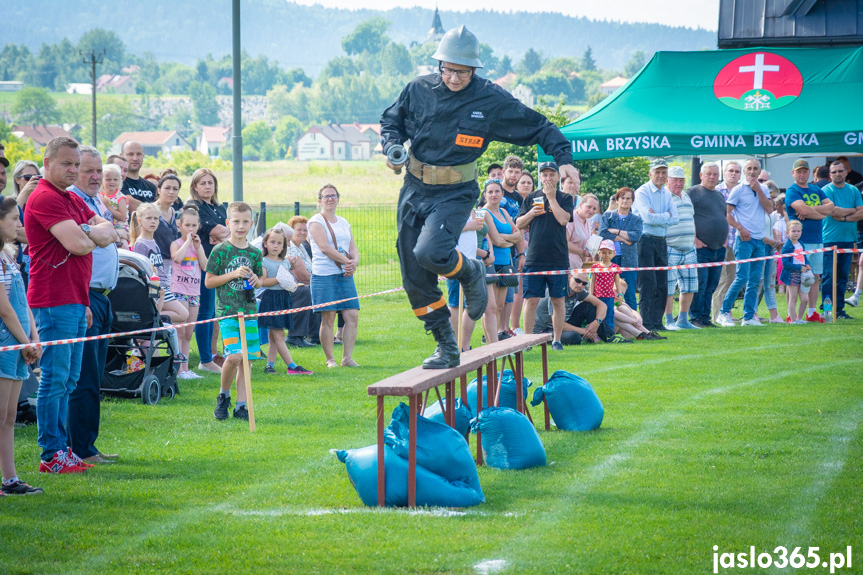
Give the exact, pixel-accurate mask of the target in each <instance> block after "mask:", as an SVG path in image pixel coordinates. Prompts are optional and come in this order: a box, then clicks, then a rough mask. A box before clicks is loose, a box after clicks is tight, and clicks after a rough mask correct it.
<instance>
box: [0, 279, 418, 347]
mask: <svg viewBox="0 0 863 575" xmlns="http://www.w3.org/2000/svg"><path fill="white" fill-rule="evenodd" d="M404 289H405V288H403V287H397V288H392V289H388V290H384V291H379V292H376V293H370V294H366V295H361V296H357V297H349V298H344V299H339V300H335V301H330V302H326V303H319V304H315V305H309V306H305V307H297V308H291V309H285V310H279V311H270V312H264V313H254V314H246V315H244V316H243V317H244V318H245V319H256V318H258V317H260V316H274V315H287V314H291V313H299V312H301V311H308V310H313V309H318V308H321V307H327V306H330V305H334V304H339V303H344V302H346V301H351V300H355V299H356V300H359V299H364V298H370V297H375V296H379V295H385V294H389V293H395V292H399V291H402V290H404ZM232 317H239V314H234V315H225V316H222V317H214V318H211V319H202V320H199V321H190V322H187V323H177V324H170V325H166V326H163V327H148V328H146V329H137V330H135V331H124V332H120V333H106V334H103V335H91V336H86V337H74V338H69V339H56V340H52V341H40V342H39V343H19V344H17V345H7V346H4V347H0V352H2V351H18V350H22V349H25V348H28V347H50V346H52V345H65V344H67V343H81V342H85V341H96V340H100V339H111V338H115V337H130V336H135V335H144V334H148V333H153V332H157V331H167V330H169V329H174V328H178V327H188V326H195V325H201V324H205V323H212V322H214V321H221V320H223V319H228V318H232Z"/></svg>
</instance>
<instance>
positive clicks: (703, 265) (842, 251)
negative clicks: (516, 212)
mask: <svg viewBox="0 0 863 575" xmlns="http://www.w3.org/2000/svg"><path fill="white" fill-rule="evenodd" d="M832 251H834V250H833V248H818V249H814V250H806V251H803V252H795V253H791V254H773V255H769V256H759V257H757V258H748V259H743V260H733V261H722V262H711V263H696V264H683V265H679V266H656V267H643V268H624V267H621V268H619V269H618V270H617V271H621V272H636V271H639V272H640V271H661V270H682V269H687V268H690V269H691V268H713V267H718V266H730V265H736V264H745V263H749V262H759V261H765V260H774V259H781V258H790V257H794V256H796V255H802V254H805V255H810V254H817V253H823V252H832ZM835 251H836V252H837V253H840V254H848V253H860V251H861V250H859V249H857V248H844V249H837V250H835ZM595 271H596V270H593V269H590V268H583V269H573V270H551V271H543V272H515V273H511V274H488V277H502V276H554V275H564V274H568V273H573V272H575V273H585V274H589V273H593V272H595Z"/></svg>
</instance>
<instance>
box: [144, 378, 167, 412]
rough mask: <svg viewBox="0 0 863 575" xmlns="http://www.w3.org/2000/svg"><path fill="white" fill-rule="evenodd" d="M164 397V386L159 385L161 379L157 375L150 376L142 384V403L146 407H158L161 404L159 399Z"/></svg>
mask: <svg viewBox="0 0 863 575" xmlns="http://www.w3.org/2000/svg"><path fill="white" fill-rule="evenodd" d="M161 396H162V386H161V384H160V383H159V378H158V377H156V376H155V375H148V376H147V377H145V378H144V381H143V382H141V401H143V402H144V403H145V404H146V405H156V404H157V403H159V398H160V397H161Z"/></svg>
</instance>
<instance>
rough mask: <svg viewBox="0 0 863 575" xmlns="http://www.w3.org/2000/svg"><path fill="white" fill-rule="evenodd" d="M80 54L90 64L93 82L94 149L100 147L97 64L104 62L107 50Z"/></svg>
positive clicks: (79, 51) (81, 52) (79, 52)
mask: <svg viewBox="0 0 863 575" xmlns="http://www.w3.org/2000/svg"><path fill="white" fill-rule="evenodd" d="M78 54H80V55H81V56H83V57H84V63H85V64H90V79H91V80H92V86H93V94H92V96H93V147H94V148H96V147H98V145H97V142H96V64H101V63H102V60H103V59H104V56H105V50H102V51H101V52H96V51H95V50H91V51H89V52H84V51H82V50H78Z"/></svg>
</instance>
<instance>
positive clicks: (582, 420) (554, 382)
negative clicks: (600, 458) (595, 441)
mask: <svg viewBox="0 0 863 575" xmlns="http://www.w3.org/2000/svg"><path fill="white" fill-rule="evenodd" d="M543 398H545V401H546V402H547V403H548V412H549V413H550V414H551V417H552V419H554V424H555V425H556V426H557V428H558V429H564V430H566V431H590V430H591V429H598V428H599V426H600V425H602V418H603V417H604V416H605V409H604V408H603V407H602V402H601V401H599V397H598V396H597V395H596V392H595V391H594V390H593V388H592V387H591V386H590V384H589V383H587V380H585V379H584V378H582V377H579V376H577V375H573V374H571V373H569V372H568V371H563V370H559V371H555V372H554V374H553V375H552V376H551V378H550V379H549V380H548V383H547V384H545V385H544V386H543V387H538V388H537V389H536V391H534V392H533V401H531V402H530V404H531V405H534V406H536V405H539V404H540V403H542V400H543Z"/></svg>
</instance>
